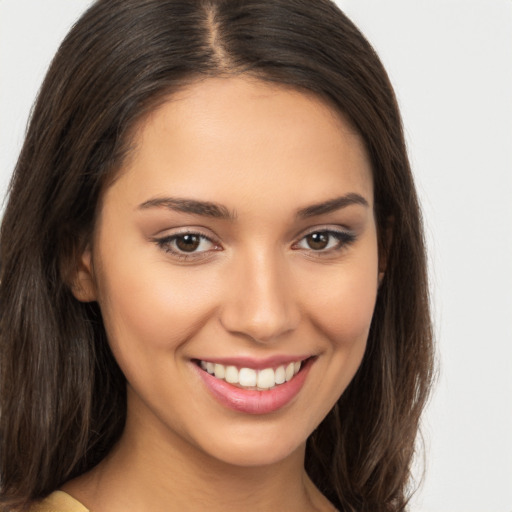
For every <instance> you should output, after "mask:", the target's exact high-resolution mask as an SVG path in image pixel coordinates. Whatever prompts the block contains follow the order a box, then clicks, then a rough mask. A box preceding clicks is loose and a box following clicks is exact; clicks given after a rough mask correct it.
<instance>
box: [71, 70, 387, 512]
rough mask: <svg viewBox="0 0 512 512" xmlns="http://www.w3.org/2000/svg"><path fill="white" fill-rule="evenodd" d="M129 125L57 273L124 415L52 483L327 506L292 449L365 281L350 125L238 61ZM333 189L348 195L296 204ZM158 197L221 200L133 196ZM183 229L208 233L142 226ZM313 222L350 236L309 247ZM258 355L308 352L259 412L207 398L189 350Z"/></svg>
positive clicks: (330, 400)
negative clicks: (64, 269)
mask: <svg viewBox="0 0 512 512" xmlns="http://www.w3.org/2000/svg"><path fill="white" fill-rule="evenodd" d="M134 143H135V146H134V147H135V149H134V152H133V154H132V155H131V156H130V158H129V160H128V161H127V162H126V163H125V165H124V166H123V168H122V170H121V172H120V174H119V176H118V178H117V179H116V180H115V181H114V182H113V184H111V185H110V186H109V187H108V188H107V189H106V190H105V191H104V194H103V197H102V201H101V205H100V208H99V213H98V218H97V222H96V227H95V231H94V235H93V239H92V241H91V243H90V244H89V246H88V248H87V250H86V251H85V252H84V253H83V255H82V257H81V260H80V262H79V265H78V271H77V274H76V276H75V280H74V286H73V289H74V293H75V296H76V297H77V298H78V299H79V300H82V301H98V303H99V305H100V307H101V310H102V314H103V319H104V322H105V327H106V331H107V334H108V339H109V343H110V345H111V348H112V351H113V353H114V356H115V357H116V359H117V361H118V363H119V365H120V367H121V369H122V370H123V372H124V374H125V376H126V378H127V393H128V416H127V424H126V428H125V431H124V434H123V436H122V438H121V440H120V442H119V443H118V445H117V446H116V447H115V448H114V450H113V451H112V452H111V453H110V454H109V456H108V457H107V458H106V459H105V460H104V461H103V462H102V463H101V464H100V465H99V466H97V467H96V468H95V469H93V470H92V471H91V472H89V473H87V474H86V475H83V476H82V477H79V478H78V479H76V480H74V481H72V482H69V483H68V484H67V485H66V486H64V488H63V489H64V490H66V491H68V492H69V493H70V494H72V495H73V496H74V497H76V498H77V499H78V500H80V501H81V502H82V503H84V505H85V506H87V507H88V508H90V509H92V510H94V511H95V512H106V511H109V512H117V511H118V510H119V511H121V510H122V511H124V512H130V511H132V510H133V511H141V510H151V511H160V510H161V511H164V510H165V511H167V512H169V511H170V512H172V511H178V510H179V511H180V512H183V511H189V510H190V511H196V510H203V509H206V508H205V507H207V508H208V510H210V511H214V512H215V511H217V510H218V511H223V512H226V511H231V510H237V511H238V510H241V509H242V510H251V511H268V510H294V511H306V510H307V511H311V510H322V511H324V510H325V511H327V510H333V508H332V505H330V504H329V503H328V502H327V500H326V499H325V498H324V497H323V496H322V495H321V494H320V492H319V491H318V490H317V489H316V488H315V487H314V485H313V484H312V483H311V481H310V480H309V479H308V477H307V475H306V473H305V471H304V452H305V443H306V439H307V437H308V436H309V435H310V434H311V432H312V431H313V430H314V429H315V428H316V426H317V425H318V424H319V423H320V422H321V421H322V419H323V418H324V417H325V416H326V414H327V413H328V411H329V410H330V409H331V408H332V406H333V405H334V403H335V402H336V401H337V399H338V398H339V397H340V395H341V394H342V393H343V391H344V390H345V388H346V387H347V385H348V384H349V382H350V380H351V379H352V377H353V376H354V374H355V372H356V370H357V368H358V367H359V364H360V363H361V360H362V357H363V354H364V350H365V347H366V340H367V337H368V331H369V327H370V322H371V318H372V314H373V309H374V305H375V299H376V294H377V288H378V278H379V260H378V251H377V233H376V224H375V218H374V212H373V183H372V175H371V168H370V164H369V160H368V156H367V154H366V151H365V149H364V146H363V144H362V141H361V139H360V137H359V135H358V134H357V133H355V132H354V130H352V128H351V127H350V125H349V124H348V123H347V122H346V121H345V120H344V119H343V118H342V117H341V116H340V115H339V114H337V113H336V112H334V111H333V109H332V108H331V107H330V106H328V105H326V104H325V103H324V102H322V101H321V100H319V99H318V98H316V97H315V96H313V95H310V94H305V93H302V92H297V91H294V90H291V89H288V88H284V87H281V86H275V85H269V84H264V83H262V82H260V81H257V80H254V79H250V78H247V77H238V78H223V79H221V78H219V79H206V80H203V81H198V82H196V83H195V84H193V85H191V86H189V87H187V88H186V89H185V90H184V91H181V92H180V93H179V94H176V95H174V96H173V97H171V98H170V99H169V101H167V102H166V103H165V104H164V105H163V106H161V107H159V108H158V110H156V111H155V112H153V113H152V114H151V115H150V116H149V117H148V118H147V119H145V120H144V122H143V123H142V124H141V125H140V126H139V129H138V130H137V132H136V135H135V138H134ZM347 194H357V195H358V196H359V197H360V198H363V199H364V201H359V202H356V203H351V204H349V205H346V206H344V207H339V208H337V209H335V210H333V211H330V212H327V213H323V214H317V215H313V216H310V217H300V216H299V217H298V216H297V211H298V210H300V209H304V208H306V207H308V206H310V205H314V204H318V203H322V202H326V201H329V200H332V199H334V198H338V197H343V196H347ZM163 197H172V198H187V199H193V200H198V201H209V202H215V203H217V204H220V205H222V207H223V208H224V209H225V210H226V211H227V212H230V214H231V215H232V217H233V218H216V217H209V216H205V215H199V214H196V213H185V212H182V211H175V210H173V209H170V208H167V207H165V206H151V205H150V206H147V202H148V201H151V200H154V199H161V198H163ZM363 202H365V203H367V204H361V203H363ZM145 203H146V207H141V205H143V204H145ZM184 230H185V231H189V232H194V233H199V234H201V235H203V236H205V237H208V239H209V240H211V241H208V240H206V239H203V240H202V242H201V245H200V246H199V248H198V250H197V251H196V252H194V253H192V254H191V253H187V254H188V256H187V257H188V259H182V255H181V256H179V255H178V254H177V253H176V243H175V242H174V243H173V242H172V241H171V242H167V245H165V244H163V243H160V244H159V243H158V240H161V239H162V238H165V237H170V236H172V235H176V234H178V233H183V231H184ZM328 230H338V231H339V230H341V231H343V232H346V233H349V234H350V236H351V237H352V239H351V240H350V241H347V240H345V241H342V242H339V241H338V240H337V239H336V238H334V237H333V236H332V235H328V234H327V235H326V236H327V240H328V243H329V245H328V247H327V248H326V249H320V250H318V249H317V248H312V247H311V244H310V241H311V239H310V238H307V235H309V234H310V233H311V232H316V233H319V232H323V233H325V232H326V231H328ZM181 240H182V239H181ZM315 247H316V246H315ZM170 250H171V251H174V252H169V251H170ZM275 355H292V356H297V357H299V356H308V357H309V356H313V357H314V362H313V364H312V365H311V367H310V370H309V373H308V375H307V377H306V381H305V383H304V386H303V387H302V389H301V391H300V392H299V393H298V395H297V396H295V397H294V398H293V399H292V401H291V402H290V403H288V404H287V405H286V406H284V407H282V408H281V409H279V410H278V411H275V412H272V413H270V414H262V415H258V414H256V415H255V414H245V413H241V412H238V411H234V410H232V409H229V408H227V407H225V406H224V405H222V404H221V403H219V402H218V401H217V400H216V399H215V398H214V397H213V396H212V394H211V393H210V392H209V390H208V389H207V388H206V387H205V385H204V384H203V382H202V381H201V379H200V378H199V377H198V371H197V366H196V364H195V363H194V362H193V360H195V359H203V360H209V359H211V358H222V357H228V356H229V357H233V356H235V357H239V356H245V357H251V358H255V359H261V358H264V357H269V356H275Z"/></svg>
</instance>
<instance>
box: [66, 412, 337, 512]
mask: <svg viewBox="0 0 512 512" xmlns="http://www.w3.org/2000/svg"><path fill="white" fill-rule="evenodd" d="M304 454H305V444H304V445H301V446H300V447H298V448H297V449H296V450H295V451H294V452H293V453H291V454H290V455H289V456H288V457H286V458H285V459H283V460H279V461H278V462H274V463H272V464H267V465H264V466H238V465H237V466H234V465H232V464H229V463H226V462H223V461H220V460H218V459H216V458H213V457H211V456H209V455H208V454H207V453H205V452H204V451H203V450H201V449H200V448H199V447H197V446H195V445H194V444H193V443H191V442H189V441H188V440H186V439H183V438H181V437H179V436H177V435H176V434H175V433H169V432H168V431H166V432H165V433H163V432H162V431H161V428H160V427H156V426H155V425H147V424H145V425H140V424H139V423H138V421H137V419H136V418H133V416H132V417H130V415H129V419H128V421H127V424H126V427H125V430H124V433H123V436H122V438H121V439H120V441H119V443H118V444H117V445H116V446H115V447H114V449H113V450H112V452H111V453H110V454H109V456H108V457H107V458H106V459H105V460H104V461H103V462H102V463H100V464H99V465H98V466H97V467H96V468H94V469H93V470H91V471H90V472H89V473H87V474H85V475H83V476H82V477H79V478H78V479H76V480H74V481H72V482H70V483H68V484H67V485H65V486H64V487H63V489H64V490H65V491H68V492H69V493H70V494H71V495H72V496H74V497H75V498H77V499H78V500H79V501H81V502H82V503H83V504H84V505H85V506H86V507H87V508H89V509H91V510H94V511H95V512H107V511H108V512H117V511H118V510H119V511H123V512H132V511H133V512H135V511H137V512H140V511H146V510H151V511H152V512H164V511H165V512H174V511H176V512H177V511H180V512H188V511H190V512H192V511H197V510H209V512H232V511H233V512H235V511H236V512H239V511H240V510H251V511H253V512H260V511H261V512H263V511H265V512H267V511H268V510H294V511H296V512H301V511H304V512H305V511H308V512H311V511H313V510H333V509H332V508H331V507H330V505H329V504H328V503H327V502H326V500H325V498H323V496H321V495H320V493H319V491H318V490H317V489H316V488H315V486H314V485H313V484H312V482H311V481H310V480H309V478H308V476H307V474H306V472H305V470H304Z"/></svg>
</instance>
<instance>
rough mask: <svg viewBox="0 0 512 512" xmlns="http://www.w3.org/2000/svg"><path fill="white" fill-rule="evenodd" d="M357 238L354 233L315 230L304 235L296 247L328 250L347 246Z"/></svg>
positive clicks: (320, 250)
mask: <svg viewBox="0 0 512 512" xmlns="http://www.w3.org/2000/svg"><path fill="white" fill-rule="evenodd" d="M354 240H355V236H354V235H353V234H352V233H348V232H346V231H336V230H322V231H313V232H311V233H308V234H307V235H306V236H305V237H303V238H302V239H301V240H300V241H299V242H298V243H297V244H296V245H295V246H294V248H297V249H306V250H310V251H315V252H327V251H330V250H337V249H341V248H343V247H345V246H346V245H348V244H350V243H352V242H353V241H354Z"/></svg>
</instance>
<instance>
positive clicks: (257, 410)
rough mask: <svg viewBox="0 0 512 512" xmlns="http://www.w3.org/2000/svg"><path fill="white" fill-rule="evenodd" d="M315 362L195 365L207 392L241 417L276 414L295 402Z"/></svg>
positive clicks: (307, 359) (197, 361) (200, 362)
mask: <svg viewBox="0 0 512 512" xmlns="http://www.w3.org/2000/svg"><path fill="white" fill-rule="evenodd" d="M316 359H317V357H316V356H311V357H305V358H298V359H296V360H290V358H286V360H279V361H274V362H271V361H266V362H265V361H253V360H239V359H237V360H236V361H235V360H223V361H222V362H221V361H209V360H201V359H195V360H192V362H193V363H194V364H193V367H195V368H196V371H197V372H198V376H199V377H200V378H201V379H200V380H201V381H202V382H203V384H204V386H205V387H206V389H208V391H209V392H210V394H211V395H212V396H213V397H214V398H215V399H216V400H217V401H218V402H219V403H220V404H221V405H223V406H225V407H227V408H229V409H232V410H234V411H237V412H238V413H246V414H253V415H261V414H269V413H273V412H277V411H278V410H280V409H282V408H284V407H285V406H287V405H288V404H290V403H292V402H294V399H295V398H296V397H297V396H298V395H299V393H300V391H301V389H302V387H303V386H304V383H305V381H306V378H307V375H308V373H309V370H310V368H311V366H312V365H313V364H314V362H315V360H316ZM273 363H274V364H273Z"/></svg>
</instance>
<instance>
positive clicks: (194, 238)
mask: <svg viewBox="0 0 512 512" xmlns="http://www.w3.org/2000/svg"><path fill="white" fill-rule="evenodd" d="M200 243H201V237H200V236H198V235H181V236H179V237H177V238H176V247H177V248H178V249H179V250H180V251H183V252H194V251H195V250H196V249H197V248H198V247H199V244H200Z"/></svg>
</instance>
